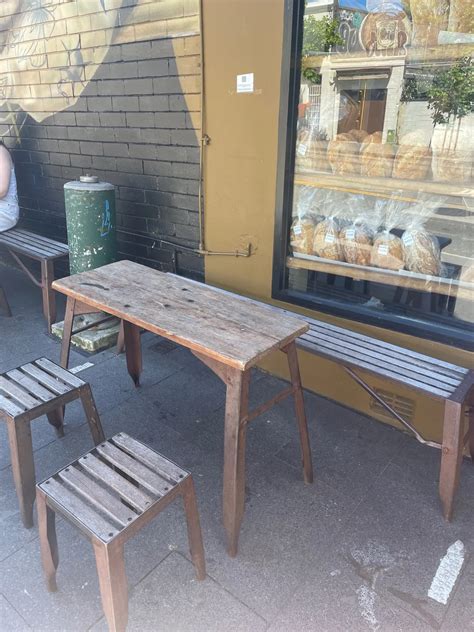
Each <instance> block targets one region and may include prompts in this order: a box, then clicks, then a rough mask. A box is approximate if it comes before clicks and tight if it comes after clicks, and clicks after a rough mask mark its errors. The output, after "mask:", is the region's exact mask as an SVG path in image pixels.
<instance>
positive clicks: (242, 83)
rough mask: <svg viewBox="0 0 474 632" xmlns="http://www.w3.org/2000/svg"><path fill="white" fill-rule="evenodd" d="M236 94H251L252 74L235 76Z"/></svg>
mask: <svg viewBox="0 0 474 632" xmlns="http://www.w3.org/2000/svg"><path fill="white" fill-rule="evenodd" d="M237 92H253V72H248V73H247V74H245V75H237Z"/></svg>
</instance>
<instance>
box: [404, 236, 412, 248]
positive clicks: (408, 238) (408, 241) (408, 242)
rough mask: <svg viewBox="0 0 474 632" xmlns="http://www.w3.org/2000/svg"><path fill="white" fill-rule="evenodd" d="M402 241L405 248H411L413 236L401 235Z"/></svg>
mask: <svg viewBox="0 0 474 632" xmlns="http://www.w3.org/2000/svg"><path fill="white" fill-rule="evenodd" d="M402 241H403V243H404V244H405V246H413V235H411V234H410V233H403V237H402Z"/></svg>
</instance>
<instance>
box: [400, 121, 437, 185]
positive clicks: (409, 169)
mask: <svg viewBox="0 0 474 632" xmlns="http://www.w3.org/2000/svg"><path fill="white" fill-rule="evenodd" d="M423 140H424V139H422V137H421V135H420V134H418V132H413V133H410V134H407V135H406V136H404V137H403V138H402V139H401V141H400V145H399V147H398V151H397V155H396V157H395V161H394V163H393V173H392V175H393V177H394V178H403V179H406V180H426V178H427V177H428V174H429V172H430V168H431V149H430V147H427V146H426V145H425V144H424V142H423Z"/></svg>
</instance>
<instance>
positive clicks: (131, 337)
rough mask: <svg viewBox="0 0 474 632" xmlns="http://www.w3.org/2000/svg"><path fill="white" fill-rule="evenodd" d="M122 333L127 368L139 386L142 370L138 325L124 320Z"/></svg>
mask: <svg viewBox="0 0 474 632" xmlns="http://www.w3.org/2000/svg"><path fill="white" fill-rule="evenodd" d="M122 322H123V334H124V340H125V355H126V358H127V369H128V373H129V375H130V377H131V378H132V380H133V383H134V384H135V386H140V374H141V372H142V348H141V345H140V327H137V326H136V325H134V324H133V323H129V322H128V321H126V320H124V321H122Z"/></svg>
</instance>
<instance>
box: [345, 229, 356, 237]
mask: <svg viewBox="0 0 474 632" xmlns="http://www.w3.org/2000/svg"><path fill="white" fill-rule="evenodd" d="M355 234H356V232H355V229H354V228H348V229H347V230H346V238H347V239H354V237H355Z"/></svg>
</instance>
